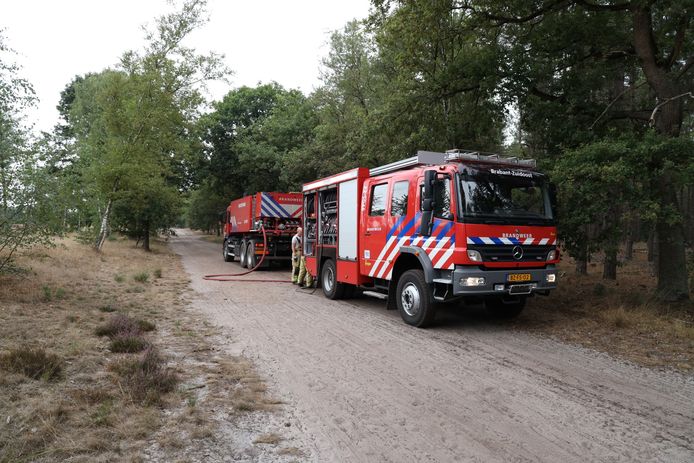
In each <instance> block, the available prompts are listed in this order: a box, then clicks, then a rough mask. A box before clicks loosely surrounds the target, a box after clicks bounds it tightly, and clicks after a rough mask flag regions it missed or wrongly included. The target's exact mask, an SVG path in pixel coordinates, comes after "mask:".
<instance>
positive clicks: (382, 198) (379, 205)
mask: <svg viewBox="0 0 694 463" xmlns="http://www.w3.org/2000/svg"><path fill="white" fill-rule="evenodd" d="M387 193H388V184H387V183H381V184H380V185H374V186H372V187H371V204H369V215H370V216H383V215H386V194H387Z"/></svg>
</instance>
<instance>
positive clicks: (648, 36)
mask: <svg viewBox="0 0 694 463" xmlns="http://www.w3.org/2000/svg"><path fill="white" fill-rule="evenodd" d="M633 5H634V6H633V10H632V14H633V20H634V50H635V51H636V54H637V56H638V57H639V60H640V61H641V68H642V69H643V73H644V75H645V76H646V80H647V81H648V85H649V86H650V87H651V88H652V89H653V91H654V93H655V95H656V97H657V101H658V103H657V104H658V105H659V107H658V112H657V113H656V114H655V127H656V129H657V131H658V132H659V133H660V134H662V135H665V136H669V137H677V136H679V134H680V130H681V127H682V118H683V100H682V98H676V97H677V95H678V94H681V93H682V92H681V91H680V90H681V88H679V85H678V83H677V81H676V79H675V78H673V76H671V75H669V74H668V70H667V68H666V67H664V66H665V65H664V64H663V63H661V62H659V60H658V52H657V49H656V44H655V40H654V38H653V37H654V33H653V21H652V17H651V16H652V11H651V3H646V2H643V3H638V2H636V3H634V4H633ZM656 181H657V189H658V190H657V191H658V196H659V202H660V209H661V212H660V214H659V217H658V219H657V222H656V230H657V233H658V241H659V245H658V248H657V250H658V258H657V259H656V260H655V262H656V268H657V276H658V296H659V297H660V298H662V299H664V300H666V301H674V300H680V299H688V298H689V286H688V283H689V282H688V281H687V270H686V269H687V267H686V261H687V259H686V255H685V245H684V230H683V229H682V223H681V221H676V220H673V217H672V216H673V214H676V213H678V212H680V209H679V207H678V203H677V191H676V189H675V187H674V184H673V175H672V173H671V172H670V171H669V170H668V169H665V170H664V172H663V174H662V175H661V176H660V178H659V179H657V180H656Z"/></svg>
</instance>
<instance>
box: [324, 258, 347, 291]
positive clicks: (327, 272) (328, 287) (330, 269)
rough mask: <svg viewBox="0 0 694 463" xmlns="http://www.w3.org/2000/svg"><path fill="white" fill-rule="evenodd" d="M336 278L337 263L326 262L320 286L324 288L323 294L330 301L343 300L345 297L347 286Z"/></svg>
mask: <svg viewBox="0 0 694 463" xmlns="http://www.w3.org/2000/svg"><path fill="white" fill-rule="evenodd" d="M336 276H337V269H336V268H335V261H334V260H332V259H328V260H326V261H325V263H324V264H323V270H322V271H321V277H320V285H321V287H322V288H323V294H325V297H327V298H328V299H342V298H343V297H344V295H345V285H344V284H343V283H339V282H338V281H337V278H336Z"/></svg>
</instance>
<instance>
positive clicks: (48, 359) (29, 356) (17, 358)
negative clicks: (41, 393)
mask: <svg viewBox="0 0 694 463" xmlns="http://www.w3.org/2000/svg"><path fill="white" fill-rule="evenodd" d="M0 368H2V369H3V370H7V371H12V372H15V373H22V374H24V375H26V376H28V377H29V378H32V379H43V380H45V381H49V380H51V379H55V378H58V377H59V376H60V373H61V371H62V362H61V361H60V359H59V358H58V356H57V355H55V354H47V353H46V351H44V350H43V349H29V348H20V349H15V350H11V351H10V352H8V353H6V354H1V355H0Z"/></svg>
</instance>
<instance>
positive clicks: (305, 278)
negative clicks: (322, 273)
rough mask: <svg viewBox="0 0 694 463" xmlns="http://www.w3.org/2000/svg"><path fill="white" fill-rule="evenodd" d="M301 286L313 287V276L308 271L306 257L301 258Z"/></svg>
mask: <svg viewBox="0 0 694 463" xmlns="http://www.w3.org/2000/svg"><path fill="white" fill-rule="evenodd" d="M299 284H300V285H305V286H313V275H311V274H310V273H309V272H308V271H307V270H306V257H305V256H301V265H300V266H299Z"/></svg>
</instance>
